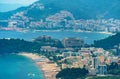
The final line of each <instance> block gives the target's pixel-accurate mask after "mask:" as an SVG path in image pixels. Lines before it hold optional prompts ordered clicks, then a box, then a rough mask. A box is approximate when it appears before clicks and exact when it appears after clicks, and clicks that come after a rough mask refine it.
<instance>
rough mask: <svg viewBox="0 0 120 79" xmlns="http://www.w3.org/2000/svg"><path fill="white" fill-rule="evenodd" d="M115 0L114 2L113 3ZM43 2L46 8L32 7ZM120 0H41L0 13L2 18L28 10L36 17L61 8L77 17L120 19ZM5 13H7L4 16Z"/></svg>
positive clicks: (29, 13)
mask: <svg viewBox="0 0 120 79" xmlns="http://www.w3.org/2000/svg"><path fill="white" fill-rule="evenodd" d="M113 1H114V3H113ZM38 3H39V4H42V5H43V6H44V10H42V11H41V10H40V9H37V8H36V7H32V9H30V8H31V6H32V5H35V4H38ZM119 4H120V0H49V1H48V0H40V1H37V2H35V3H33V4H32V5H30V6H28V7H26V9H24V10H23V9H22V10H21V8H18V9H17V10H14V11H10V12H4V13H0V18H1V19H8V17H10V16H11V15H12V14H15V13H16V11H27V13H26V15H27V16H31V17H34V18H36V17H37V18H45V17H47V16H48V15H52V14H55V13H57V12H59V11H60V10H67V11H70V12H71V13H72V14H73V15H74V16H75V18H76V19H80V18H82V19H96V18H105V19H108V18H115V19H120V16H119V14H120V8H119V7H120V5H119ZM3 15H6V16H5V17H3Z"/></svg>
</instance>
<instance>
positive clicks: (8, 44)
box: [0, 39, 62, 54]
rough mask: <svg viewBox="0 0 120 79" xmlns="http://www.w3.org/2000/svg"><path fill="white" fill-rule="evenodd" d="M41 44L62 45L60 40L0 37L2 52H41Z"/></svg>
mask: <svg viewBox="0 0 120 79" xmlns="http://www.w3.org/2000/svg"><path fill="white" fill-rule="evenodd" d="M41 46H55V47H58V48H60V47H62V44H61V42H60V41H59V40H57V41H55V40H54V39H50V40H47V41H46V40H45V39H41V40H37V39H36V40H35V41H32V42H29V41H25V40H21V39H0V53H1V54H3V53H17V52H33V53H34V52H40V48H41Z"/></svg>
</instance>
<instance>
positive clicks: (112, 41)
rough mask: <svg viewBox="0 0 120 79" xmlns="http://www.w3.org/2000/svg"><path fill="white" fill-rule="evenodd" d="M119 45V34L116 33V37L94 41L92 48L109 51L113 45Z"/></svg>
mask: <svg viewBox="0 0 120 79" xmlns="http://www.w3.org/2000/svg"><path fill="white" fill-rule="evenodd" d="M119 44H120V33H117V34H116V35H113V36H110V37H108V38H106V39H102V40H98V41H94V46H95V47H101V48H104V49H111V48H113V47H114V46H115V45H119Z"/></svg>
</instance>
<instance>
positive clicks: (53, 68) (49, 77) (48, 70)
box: [18, 52, 60, 79]
mask: <svg viewBox="0 0 120 79" xmlns="http://www.w3.org/2000/svg"><path fill="white" fill-rule="evenodd" d="M18 55H21V56H25V57H27V58H30V59H32V60H33V61H34V62H35V64H36V66H38V68H39V70H41V71H42V74H43V77H44V79H56V77H55V76H56V74H57V73H58V72H59V71H60V68H59V67H58V66H57V64H56V63H54V62H51V61H50V60H48V59H47V58H46V57H45V56H39V55H38V54H33V53H25V52H22V53H19V54H18Z"/></svg>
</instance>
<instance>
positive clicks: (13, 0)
mask: <svg viewBox="0 0 120 79" xmlns="http://www.w3.org/2000/svg"><path fill="white" fill-rule="evenodd" d="M35 1H37V0H0V3H9V4H23V5H28V4H31V3H33V2H35Z"/></svg>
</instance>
